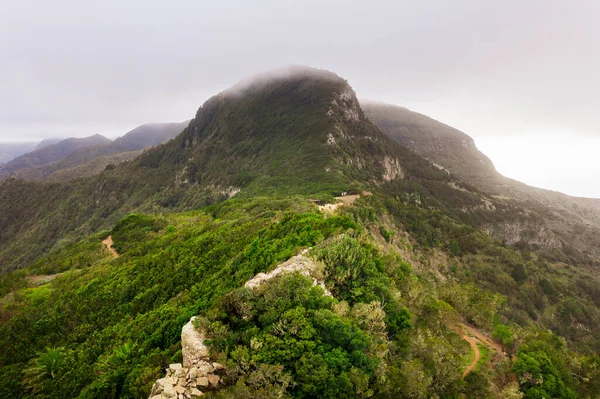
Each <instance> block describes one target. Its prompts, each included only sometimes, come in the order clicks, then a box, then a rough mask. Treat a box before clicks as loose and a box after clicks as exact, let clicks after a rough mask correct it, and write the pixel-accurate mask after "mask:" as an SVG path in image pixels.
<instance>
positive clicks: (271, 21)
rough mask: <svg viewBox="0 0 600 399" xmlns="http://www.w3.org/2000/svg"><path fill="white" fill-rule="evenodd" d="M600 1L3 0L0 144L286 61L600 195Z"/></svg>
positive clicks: (568, 186)
mask: <svg viewBox="0 0 600 399" xmlns="http://www.w3.org/2000/svg"><path fill="white" fill-rule="evenodd" d="M598 21H600V1H598V0H503V1H485V0H452V1H450V0H430V1H428V0H421V1H414V0H410V1H404V0H386V1H376V0H369V1H366V0H365V1H362V2H357V1H352V0H340V1H337V0H336V1H326V0H320V1H316V0H302V1H286V0H271V1H266V0H253V1H246V0H239V1H225V0H222V1H210V2H208V1H200V0H189V1H178V0H170V1H163V0H139V1H127V0H120V1H106V0H102V1H100V0H86V1H81V0H78V1H61V0H53V1H42V0H36V1H28V0H0V141H22V140H34V139H36V140H37V139H40V138H43V137H50V136H62V137H67V136H87V135H90V134H94V133H100V134H104V135H107V136H109V137H115V136H118V135H122V134H123V133H125V132H127V131H128V130H130V129H131V128H133V127H135V126H137V125H139V124H142V123H145V122H170V121H181V120H185V119H189V118H191V117H192V116H193V115H194V113H195V111H196V110H197V108H198V107H199V106H200V105H201V104H202V103H203V102H204V100H206V99H207V98H208V97H209V96H210V95H212V94H215V93H216V92H218V91H220V90H223V89H225V88H227V87H229V86H231V85H232V84H234V83H236V82H237V81H239V80H241V79H244V78H246V77H248V76H250V75H253V74H255V73H258V72H262V71H265V70H270V69H274V68H278V67H282V66H285V65H289V64H303V65H310V66H314V67H319V68H324V69H329V70H331V71H334V72H336V73H338V74H339V75H340V76H342V77H344V78H345V79H347V80H348V81H349V82H350V84H351V85H352V86H353V87H354V89H355V91H356V92H357V94H358V95H359V97H361V98H366V99H371V100H379V101H384V102H389V103H393V104H398V105H403V106H406V107H408V108H410V109H413V110H415V111H419V112H421V113H424V114H427V115H429V116H431V117H433V118H435V119H438V120H440V121H442V122H445V123H447V124H449V125H452V126H454V127H456V128H458V129H460V130H462V131H464V132H465V133H467V134H469V135H471V136H472V137H474V138H475V141H476V143H477V144H478V146H479V147H480V148H481V149H482V150H483V151H484V152H485V153H486V154H488V156H490V158H491V159H492V160H493V161H494V163H495V164H496V166H497V167H498V169H499V170H500V172H502V173H504V174H506V175H508V176H510V177H513V178H517V179H519V180H522V181H525V182H526V183H529V184H533V185H536V186H540V187H545V188H550V189H555V190H559V191H563V192H567V193H569V194H573V195H582V196H595V197H600V162H598V157H597V154H596V152H598V151H600V112H599V110H600V95H599V93H600V24H598Z"/></svg>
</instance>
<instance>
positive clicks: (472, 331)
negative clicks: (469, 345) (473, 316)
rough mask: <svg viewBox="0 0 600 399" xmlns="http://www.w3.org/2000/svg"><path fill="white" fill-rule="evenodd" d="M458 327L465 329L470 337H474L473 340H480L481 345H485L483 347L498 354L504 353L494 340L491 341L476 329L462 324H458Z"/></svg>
mask: <svg viewBox="0 0 600 399" xmlns="http://www.w3.org/2000/svg"><path fill="white" fill-rule="evenodd" d="M460 326H461V327H462V328H464V329H466V330H467V331H468V332H469V333H470V334H471V335H472V336H474V337H475V338H477V339H478V340H480V341H481V342H482V343H483V344H485V345H487V346H489V347H491V348H492V349H494V350H495V351H496V352H498V353H504V351H503V350H502V347H501V346H500V345H499V344H498V343H497V342H495V341H494V340H492V339H491V338H490V337H488V336H487V335H484V334H482V333H481V332H480V331H479V330H477V329H476V328H474V327H471V326H469V325H468V324H463V323H460Z"/></svg>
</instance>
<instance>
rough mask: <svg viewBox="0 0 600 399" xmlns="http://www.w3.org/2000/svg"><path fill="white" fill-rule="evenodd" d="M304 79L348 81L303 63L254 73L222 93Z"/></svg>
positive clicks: (313, 80) (249, 90)
mask: <svg viewBox="0 0 600 399" xmlns="http://www.w3.org/2000/svg"><path fill="white" fill-rule="evenodd" d="M293 81H296V82H298V81H304V82H313V83H318V82H323V81H327V82H332V83H338V84H341V85H346V86H348V87H350V86H349V85H348V82H347V81H346V80H344V79H342V78H341V77H339V76H338V75H337V74H335V73H333V72H331V71H328V70H325V69H319V68H313V67H309V66H304V65H289V66H286V67H283V68H277V69H272V70H270V71H267V72H262V73H259V74H256V75H254V76H252V77H250V78H248V79H244V80H242V81H240V82H238V83H236V84H235V85H233V86H232V87H231V88H229V89H227V90H225V91H223V92H222V93H221V94H222V95H234V96H235V95H241V94H244V93H247V92H252V91H254V90H258V89H261V88H264V87H267V86H269V85H272V84H280V83H285V82H293Z"/></svg>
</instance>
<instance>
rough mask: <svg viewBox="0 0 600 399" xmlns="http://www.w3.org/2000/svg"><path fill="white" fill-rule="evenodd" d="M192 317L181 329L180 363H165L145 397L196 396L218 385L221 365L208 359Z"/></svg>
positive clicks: (173, 398) (177, 398)
mask: <svg viewBox="0 0 600 399" xmlns="http://www.w3.org/2000/svg"><path fill="white" fill-rule="evenodd" d="M194 319H195V317H192V318H191V319H190V321H189V322H188V323H187V324H186V325H185V326H183V328H182V330H181V346H182V355H183V364H181V363H175V364H171V365H169V368H168V369H167V370H166V375H165V377H164V378H161V379H159V380H156V382H155V383H154V385H153V386H152V391H151V393H150V397H149V399H167V398H168V399H191V398H199V397H200V396H203V395H204V392H206V391H210V390H213V391H214V390H217V389H219V388H220V386H221V385H222V377H223V376H224V375H225V371H226V370H225V366H223V365H222V364H220V363H216V362H211V361H210V360H209V350H208V347H207V346H206V345H204V337H203V336H202V334H200V333H199V332H198V330H196V328H195V327H194Z"/></svg>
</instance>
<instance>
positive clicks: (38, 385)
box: [23, 348, 67, 393]
mask: <svg viewBox="0 0 600 399" xmlns="http://www.w3.org/2000/svg"><path fill="white" fill-rule="evenodd" d="M66 357H67V355H66V353H65V350H64V348H46V349H45V351H44V352H41V353H39V354H38V357H37V358H35V359H33V360H32V361H31V362H30V365H29V367H28V368H26V369H25V371H24V374H25V376H24V377H23V385H24V386H25V388H26V389H28V390H30V391H32V392H33V393H38V392H41V391H43V390H44V388H45V386H46V383H47V382H49V381H52V380H55V379H57V378H58V376H59V372H60V369H61V367H62V366H63V365H64V363H65V359H66Z"/></svg>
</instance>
